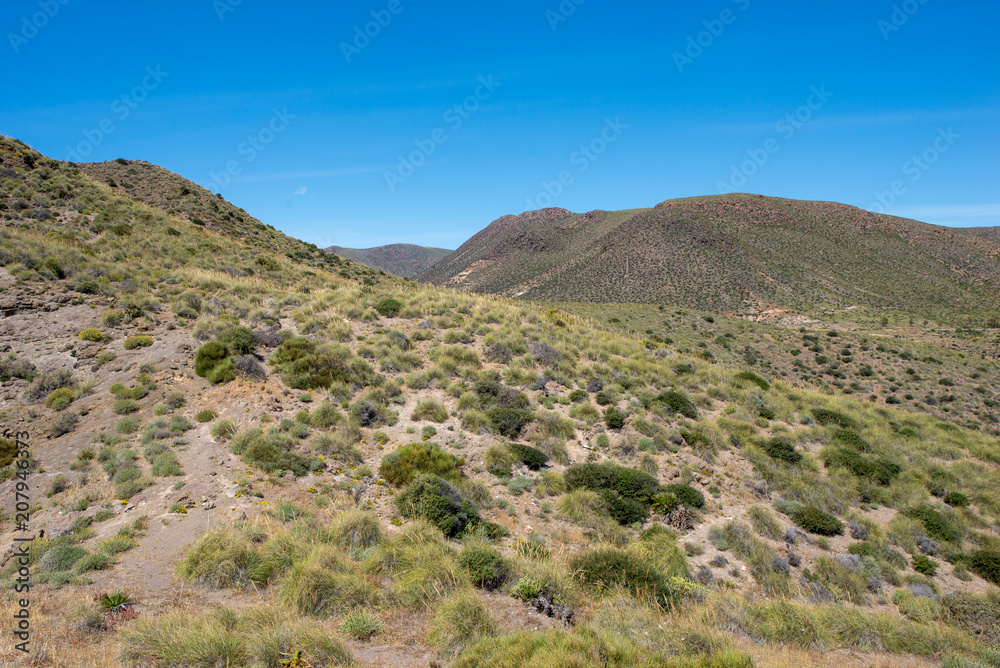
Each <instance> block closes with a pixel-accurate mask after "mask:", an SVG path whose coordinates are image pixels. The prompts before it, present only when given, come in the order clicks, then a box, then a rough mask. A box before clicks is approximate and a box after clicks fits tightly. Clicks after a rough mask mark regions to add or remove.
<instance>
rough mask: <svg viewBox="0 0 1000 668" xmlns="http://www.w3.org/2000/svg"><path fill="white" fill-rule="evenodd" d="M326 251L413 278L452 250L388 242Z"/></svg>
mask: <svg viewBox="0 0 1000 668" xmlns="http://www.w3.org/2000/svg"><path fill="white" fill-rule="evenodd" d="M326 252H328V253H333V254H335V255H338V256H340V257H342V258H345V259H347V260H354V261H355V262H359V263H361V264H363V265H367V266H369V267H372V268H373V269H380V270H381V271H384V272H386V273H387V274H393V275H395V276H405V277H406V278H414V277H415V276H416V275H417V274H419V273H420V272H422V271H426V270H427V269H428V268H430V267H431V266H433V265H434V264H436V263H437V262H439V261H440V260H441V259H442V258H445V257H447V256H448V255H450V254H451V253H452V251H450V250H447V249H445V248H431V247H430V246H415V245H413V244H389V245H387V246H376V247H375V248H343V247H341V246H330V247H329V248H327V249H326Z"/></svg>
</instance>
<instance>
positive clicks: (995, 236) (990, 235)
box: [957, 227, 1000, 241]
mask: <svg viewBox="0 0 1000 668" xmlns="http://www.w3.org/2000/svg"><path fill="white" fill-rule="evenodd" d="M957 230H958V231H961V232H964V233H966V234H971V235H973V236H976V237H981V238H983V239H990V240H992V241H1000V227H962V228H957Z"/></svg>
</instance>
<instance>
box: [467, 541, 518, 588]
mask: <svg viewBox="0 0 1000 668" xmlns="http://www.w3.org/2000/svg"><path fill="white" fill-rule="evenodd" d="M458 563H459V564H461V565H462V567H463V568H465V569H466V570H467V571H468V573H469V579H470V580H471V581H472V584H474V585H475V586H477V587H481V588H483V589H486V590H489V591H492V590H494V589H498V588H500V587H501V586H503V585H504V584H505V583H506V582H507V579H508V578H509V577H510V570H511V569H510V565H509V564H508V563H507V560H506V559H504V557H503V555H501V554H500V553H499V552H498V551H497V550H496V549H495V548H493V547H492V546H490V545H489V544H488V543H485V542H479V541H472V542H470V543H468V544H466V545H465V547H464V548H462V552H461V553H460V554H459V555H458Z"/></svg>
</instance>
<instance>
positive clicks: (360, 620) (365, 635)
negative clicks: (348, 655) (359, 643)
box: [338, 610, 382, 640]
mask: <svg viewBox="0 0 1000 668" xmlns="http://www.w3.org/2000/svg"><path fill="white" fill-rule="evenodd" d="M338 628H339V629H340V632H341V633H343V634H344V635H348V636H351V637H352V638H354V639H355V640H368V639H369V638H371V637H372V636H374V635H377V634H379V633H381V632H382V623H381V622H380V621H379V619H378V617H376V616H375V615H373V614H371V613H370V612H367V611H366V610H355V611H354V612H351V613H348V614H347V615H345V616H344V618H343V619H342V620H341V622H340V626H339V627H338Z"/></svg>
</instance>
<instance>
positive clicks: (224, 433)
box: [209, 418, 237, 439]
mask: <svg viewBox="0 0 1000 668" xmlns="http://www.w3.org/2000/svg"><path fill="white" fill-rule="evenodd" d="M236 432H237V429H236V423H235V422H233V421H232V420H230V419H229V418H222V419H221V420H218V421H217V422H215V424H213V425H212V427H211V429H209V433H210V434H211V435H212V436H213V437H215V438H224V439H230V438H233V437H234V436H236Z"/></svg>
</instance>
